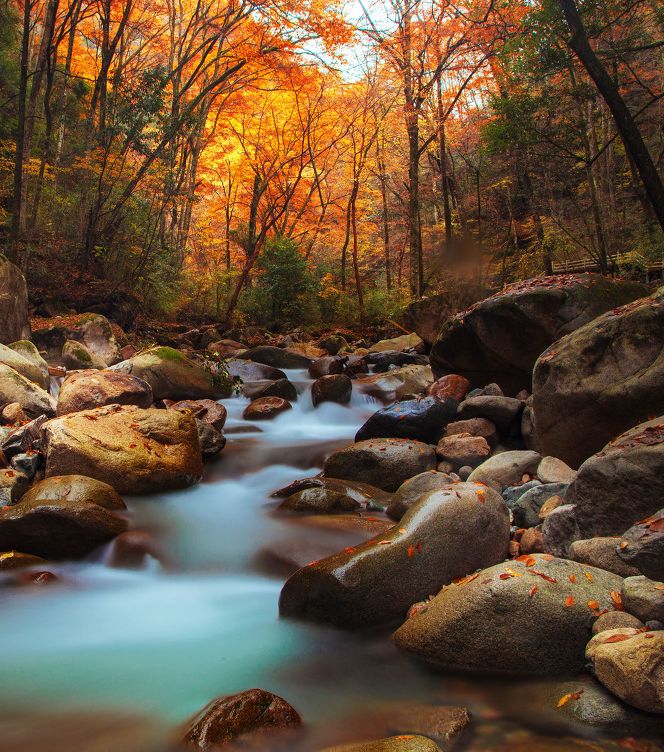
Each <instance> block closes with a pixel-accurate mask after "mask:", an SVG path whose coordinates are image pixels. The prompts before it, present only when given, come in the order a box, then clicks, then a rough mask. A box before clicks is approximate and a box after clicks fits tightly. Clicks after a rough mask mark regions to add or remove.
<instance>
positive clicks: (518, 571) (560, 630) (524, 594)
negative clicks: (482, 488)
mask: <svg viewBox="0 0 664 752" xmlns="http://www.w3.org/2000/svg"><path fill="white" fill-rule="evenodd" d="M621 582H622V579H621V578H620V577H617V576H616V575H614V574H611V573H609V572H605V571H603V570H601V569H595V568H593V567H586V566H584V565H581V564H578V563H576V562H571V561H566V560H564V559H556V558H552V557H549V556H546V555H541V554H535V555H533V556H531V557H524V558H523V559H521V560H517V561H511V562H507V563H504V564H498V565H496V566H492V567H490V568H489V569H485V570H484V571H482V572H479V573H477V574H476V575H474V576H470V577H466V578H464V580H461V581H460V582H459V583H457V584H452V585H450V586H448V587H446V588H444V589H443V590H442V591H441V592H440V593H439V594H438V595H437V596H436V597H435V598H434V599H433V600H432V601H431V602H430V603H428V604H427V606H426V607H425V608H424V609H423V610H422V611H420V612H419V613H417V614H415V615H414V616H412V617H411V618H410V619H408V621H406V623H405V624H404V625H403V626H402V627H401V628H400V629H398V630H397V632H396V633H395V635H394V640H395V642H396V644H397V646H398V647H400V648H402V649H403V650H407V651H408V652H410V653H413V654H414V655H416V656H418V657H419V658H421V659H423V660H425V661H426V662H427V663H430V664H431V665H433V666H436V667H437V668H440V669H443V670H446V671H466V672H471V673H472V672H478V673H486V672H489V673H496V674H507V675H510V674H552V673H570V672H573V671H579V670H580V669H581V668H583V665H584V663H585V657H584V650H585V646H586V644H587V642H588V640H589V638H590V634H591V627H592V624H593V621H594V619H595V613H596V612H597V611H601V610H603V609H610V608H613V601H612V598H611V592H615V591H619V590H620V586H621ZM589 603H590V605H589Z"/></svg>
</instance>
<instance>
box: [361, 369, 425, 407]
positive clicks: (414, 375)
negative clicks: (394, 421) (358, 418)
mask: <svg viewBox="0 0 664 752" xmlns="http://www.w3.org/2000/svg"><path fill="white" fill-rule="evenodd" d="M432 382H433V374H432V373H431V368H430V367H429V366H403V368H395V369H394V370H393V371H388V372H387V373H374V374H371V375H370V376H360V377H359V378H357V379H356V380H355V384H356V385H357V387H358V388H359V389H360V390H361V391H363V392H364V393H365V394H369V395H371V396H372V397H376V398H377V399H380V400H381V401H383V402H394V401H395V400H398V399H410V398H412V397H417V396H418V395H421V394H423V393H424V392H425V391H426V389H427V387H428V386H429V385H430V384H431V383H432Z"/></svg>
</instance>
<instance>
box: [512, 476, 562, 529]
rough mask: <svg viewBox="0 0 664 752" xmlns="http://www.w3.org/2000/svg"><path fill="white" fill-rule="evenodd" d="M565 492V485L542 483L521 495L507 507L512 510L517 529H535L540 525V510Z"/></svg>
mask: <svg viewBox="0 0 664 752" xmlns="http://www.w3.org/2000/svg"><path fill="white" fill-rule="evenodd" d="M566 490H567V484H566V483H542V484H540V485H539V486H535V487H534V488H530V489H529V490H527V491H526V492H525V493H523V494H521V496H519V497H518V498H517V499H516V501H515V502H514V503H512V504H508V505H507V506H508V507H509V508H510V509H511V510H512V515H513V517H514V524H515V525H516V526H517V527H535V525H539V523H540V514H539V513H540V510H541V509H542V507H543V506H544V503H545V502H546V501H548V499H550V498H552V497H553V496H560V495H561V494H564V493H565V491H566Z"/></svg>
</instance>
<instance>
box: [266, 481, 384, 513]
mask: <svg viewBox="0 0 664 752" xmlns="http://www.w3.org/2000/svg"><path fill="white" fill-rule="evenodd" d="M307 488H324V489H326V490H328V491H334V492H335V493H339V494H342V495H344V496H349V497H350V498H351V499H353V500H354V501H357V502H358V503H360V504H362V505H363V506H367V507H374V508H376V507H380V508H383V507H386V506H387V504H388V503H389V502H390V500H391V498H392V494H389V493H386V492H385V491H383V490H382V489H380V488H376V487H375V486H371V485H369V484H368V483H361V482H359V481H350V480H341V479H339V478H326V477H325V476H322V475H316V476H313V477H311V478H301V479H299V480H296V481H293V482H292V483H289V484H288V485H287V486H284V487H283V488H278V489H277V490H276V491H273V492H272V493H271V494H270V496H271V497H272V498H276V499H284V498H288V497H289V496H292V495H293V494H295V493H299V492H300V491H304V490H305V489H307Z"/></svg>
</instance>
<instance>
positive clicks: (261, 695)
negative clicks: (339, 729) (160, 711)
mask: <svg viewBox="0 0 664 752" xmlns="http://www.w3.org/2000/svg"><path fill="white" fill-rule="evenodd" d="M301 724H302V719H301V718H300V716H299V714H298V712H297V711H296V710H295V708H293V707H292V706H291V705H289V703H287V702H286V700H284V699H282V698H281V697H279V696H278V695H274V694H272V693H271V692H267V691H266V690H264V689H248V690H246V691H244V692H238V693H237V694H236V695H229V696H227V697H219V698H217V699H216V700H212V702H211V703H209V704H208V705H206V706H205V707H204V708H203V709H202V710H201V712H200V713H198V715H196V716H194V718H192V719H191V720H190V721H188V722H187V724H186V728H185V729H184V731H183V734H182V744H183V745H184V746H185V748H187V749H190V750H200V752H212V751H213V750H216V749H219V748H220V747H223V746H226V745H230V744H232V743H233V742H235V741H236V740H237V739H239V738H241V737H247V736H248V735H255V734H258V733H265V732H266V731H275V730H278V729H287V728H293V727H296V726H300V725H301Z"/></svg>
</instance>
